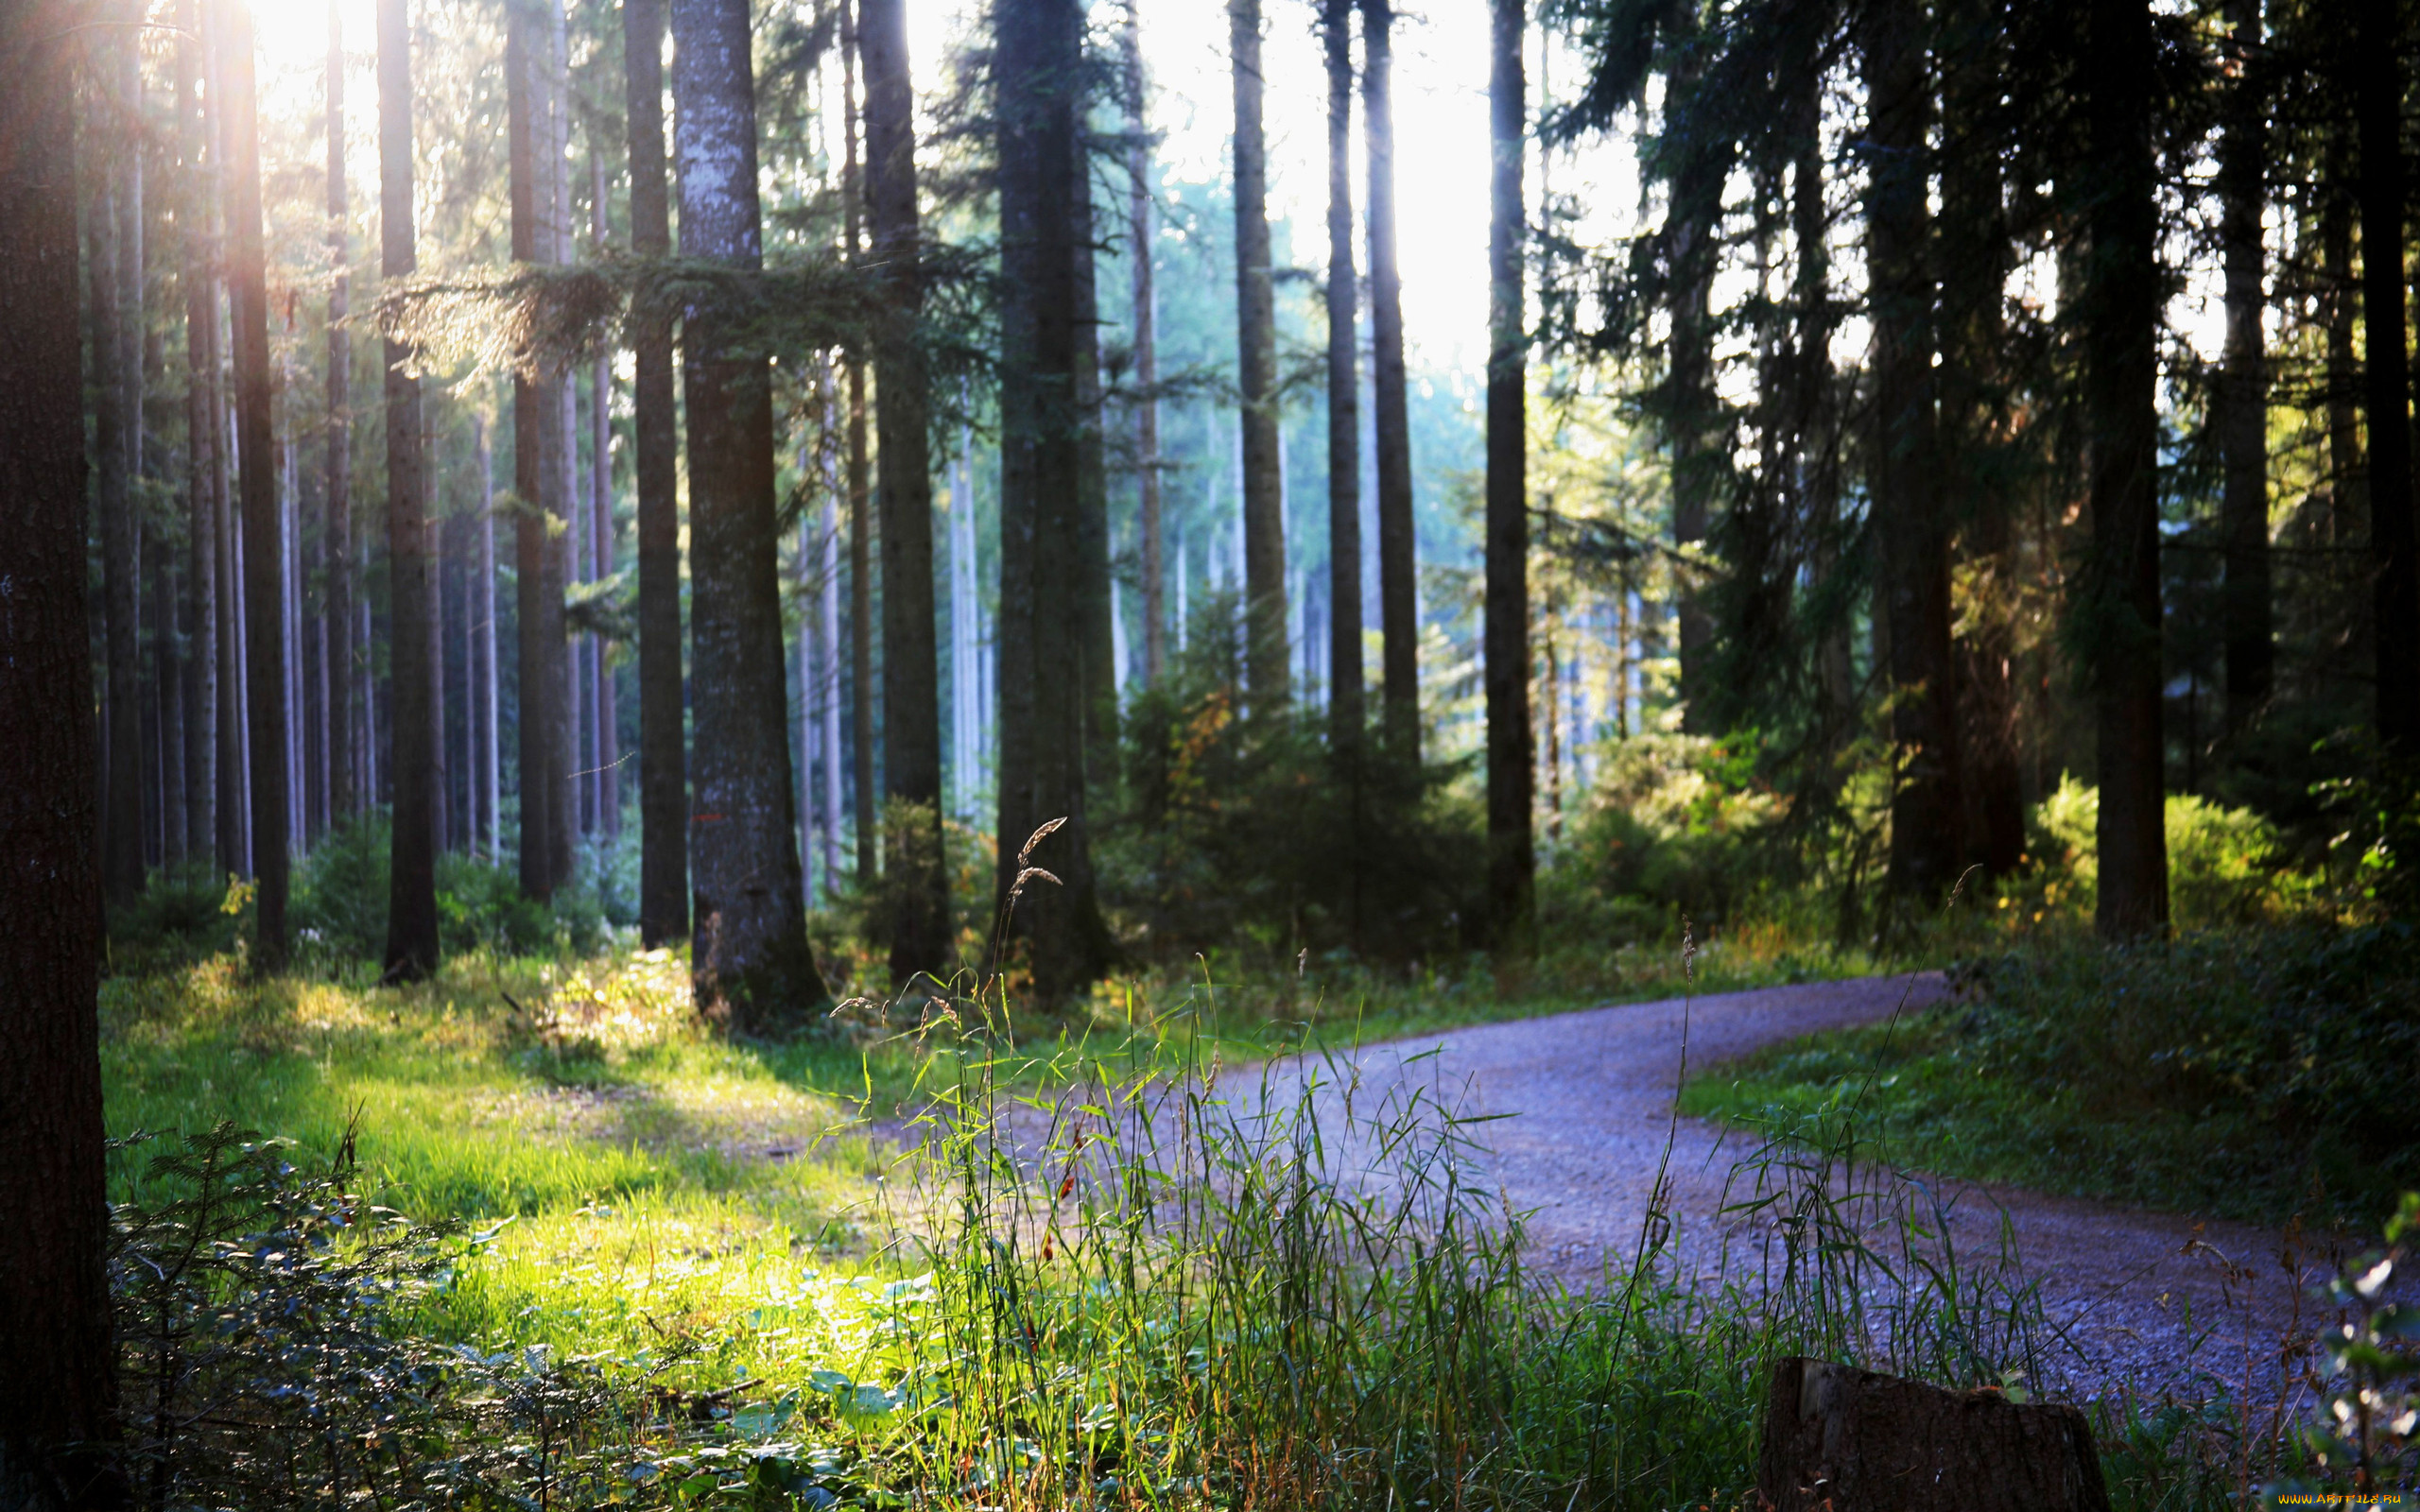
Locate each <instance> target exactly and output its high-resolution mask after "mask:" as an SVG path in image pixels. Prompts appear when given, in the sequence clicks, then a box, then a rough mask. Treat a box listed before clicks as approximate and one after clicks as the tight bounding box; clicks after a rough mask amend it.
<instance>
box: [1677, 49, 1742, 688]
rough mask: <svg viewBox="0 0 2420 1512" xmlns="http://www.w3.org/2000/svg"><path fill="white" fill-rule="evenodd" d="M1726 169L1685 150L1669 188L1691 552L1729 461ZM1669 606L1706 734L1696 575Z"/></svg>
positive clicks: (1682, 500)
mask: <svg viewBox="0 0 2420 1512" xmlns="http://www.w3.org/2000/svg"><path fill="white" fill-rule="evenodd" d="M1697 55H1698V49H1697V48H1696V47H1694V46H1693V47H1692V48H1691V49H1690V50H1689V51H1688V52H1687V53H1686V54H1685V60H1684V62H1683V64H1682V66H1681V67H1679V68H1676V69H1675V70H1674V71H1673V74H1672V77H1670V78H1669V79H1668V81H1667V83H1666V86H1665V103H1664V111H1665V115H1666V117H1667V119H1670V118H1671V117H1672V116H1674V115H1676V114H1682V113H1685V112H1686V111H1687V110H1689V109H1691V108H1693V107H1694V106H1695V104H1696V101H1695V99H1694V96H1695V95H1696V94H1698V92H1700V91H1702V90H1703V88H1704V87H1705V86H1704V84H1703V80H1702V78H1701V77H1700V75H1701V72H1702V69H1701V66H1700V64H1699V62H1698V61H1697ZM1723 177H1724V164H1723V163H1722V161H1721V160H1720V158H1719V157H1718V156H1717V154H1716V151H1715V149H1714V147H1713V146H1712V145H1711V144H1708V143H1703V142H1694V141H1692V142H1688V143H1685V145H1684V146H1683V147H1682V158H1681V162H1680V163H1678V165H1677V166H1676V168H1675V170H1674V172H1673V175H1672V181H1671V189H1670V195H1671V209H1670V211H1669V213H1668V216H1667V226H1668V235H1669V237H1670V242H1671V245H1670V249H1669V252H1668V255H1669V257H1670V259H1671V266H1672V280H1671V288H1670V294H1669V299H1670V310H1669V313H1670V316H1671V324H1672V339H1671V358H1670V366H1669V371H1668V375H1667V377H1666V380H1665V381H1666V383H1667V385H1668V390H1669V391H1668V393H1667V395H1666V396H1665V401H1664V405H1665V411H1666V417H1667V419H1666V426H1667V430H1668V435H1669V437H1670V446H1671V458H1672V462H1671V469H1672V483H1671V490H1672V543H1673V544H1674V545H1675V546H1678V547H1680V548H1681V549H1682V551H1684V552H1688V551H1690V550H1691V549H1692V548H1695V547H1702V546H1703V545H1704V544H1705V541H1706V537H1707V534H1708V531H1709V528H1710V526H1711V524H1712V523H1713V512H1714V503H1715V498H1716V495H1717V494H1718V493H1719V492H1720V485H1721V480H1722V475H1723V472H1724V471H1725V468H1726V464H1727V459H1726V456H1725V455H1724V449H1723V447H1722V445H1721V438H1720V436H1718V435H1717V433H1716V425H1717V421H1718V420H1719V418H1720V403H1721V402H1720V399H1719V398H1718V397H1717V395H1716V393H1715V387H1714V380H1715V373H1714V331H1715V322H1714V315H1713V310H1712V299H1713V284H1714V270H1715V264H1716V261H1717V258H1718V254H1719V252H1720V248H1719V247H1718V246H1717V232H1718V231H1719V229H1720V219H1721V210H1722V182H1723ZM1673 576H1674V579H1675V581H1674V584H1673V589H1672V596H1673V600H1674V604H1673V609H1674V611H1675V618H1676V619H1678V621H1679V630H1680V637H1679V639H1680V646H1679V651H1680V668H1681V685H1680V695H1681V698H1682V700H1683V710H1682V721H1683V728H1685V729H1686V730H1690V731H1692V732H1694V733H1700V734H1703V733H1705V732H1706V730H1705V728H1704V727H1705V725H1706V723H1707V714H1708V713H1710V712H1711V706H1712V705H1713V704H1714V703H1716V702H1717V701H1719V690H1717V689H1716V688H1714V687H1713V686H1712V685H1711V682H1710V678H1711V674H1712V662H1713V657H1714V650H1715V645H1714V617H1713V615H1712V614H1711V613H1710V612H1709V611H1708V610H1707V607H1706V604H1705V602H1704V599H1703V593H1702V586H1703V585H1701V584H1700V583H1699V582H1698V581H1697V580H1696V577H1695V575H1694V574H1691V573H1688V572H1685V571H1680V572H1675V573H1674V575H1673Z"/></svg>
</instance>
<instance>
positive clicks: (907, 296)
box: [857, 0, 955, 984]
mask: <svg viewBox="0 0 2420 1512" xmlns="http://www.w3.org/2000/svg"><path fill="white" fill-rule="evenodd" d="M862 7H863V9H862V12H861V14H860V17H859V21H858V28H857V45H858V50H859V54H860V57H861V59H862V60H863V61H864V64H865V75H866V102H865V112H866V163H865V198H866V211H867V219H868V220H869V222H870V223H871V226H872V229H873V257H874V262H875V264H876V265H877V266H879V267H880V268H881V270H882V272H881V278H882V296H883V308H882V313H881V318H880V319H879V321H878V322H877V324H876V326H875V336H874V341H875V345H874V374H875V378H876V385H875V388H874V402H875V413H874V424H875V428H876V433H877V434H876V440H877V443H878V445H879V447H880V451H881V462H882V475H881V510H882V709H883V757H884V760H883V765H882V771H883V794H884V796H885V797H886V798H887V799H890V800H891V802H892V803H893V804H897V805H905V812H894V814H893V816H892V822H891V824H890V825H888V826H886V831H887V833H885V835H884V850H885V854H884V858H883V869H884V874H885V876H886V877H887V878H888V879H889V882H890V887H889V889H888V892H889V897H890V976H891V980H892V982H893V983H895V984H905V983H906V982H907V980H908V978H909V977H910V976H912V975H914V974H915V973H916V972H918V971H929V972H932V973H933V974H934V975H936V976H942V975H946V974H947V972H948V971H949V969H950V966H951V964H952V962H951V956H952V955H953V954H955V952H954V949H953V945H954V931H953V930H952V929H951V926H950V917H949V874H948V871H947V869H946V868H945V866H944V864H943V859H942V731H941V653H940V650H939V648H938V646H937V645H936V644H935V634H936V631H935V628H934V626H935V606H934V602H933V474H932V457H931V455H930V449H929V429H930V426H929V420H930V404H929V398H928V395H927V393H926V377H925V349H924V345H923V340H922V333H921V332H920V331H919V330H918V329H917V327H918V324H919V322H920V320H921V318H922V317H923V314H924V302H925V301H924V285H923V278H924V275H923V271H922V269H921V267H920V266H918V265H919V259H920V257H921V252H920V249H919V244H920V241H921V235H922V233H921V232H920V231H919V228H918V226H917V208H916V119H915V104H916V100H915V91H914V87H913V85H912V83H911V82H910V80H909V77H908V7H907V3H906V0H862Z"/></svg>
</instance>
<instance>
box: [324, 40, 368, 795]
mask: <svg viewBox="0 0 2420 1512" xmlns="http://www.w3.org/2000/svg"><path fill="white" fill-rule="evenodd" d="M344 146H345V143H344V30H343V21H342V18H341V16H340V14H339V12H338V9H337V6H336V4H335V0H330V4H329V6H328V262H329V264H330V266H332V267H333V268H334V269H335V272H336V280H335V283H333V284H332V285H331V286H330V288H329V290H328V438H327V439H328V459H327V470H328V478H327V498H326V500H325V501H324V505H325V507H326V510H327V514H326V516H325V519H324V522H323V524H321V526H320V572H321V573H322V574H323V576H324V577H325V581H326V585H327V586H326V595H327V616H326V617H327V627H328V652H327V667H328V815H329V817H330V819H331V820H332V821H334V822H339V823H340V822H342V821H343V820H345V819H349V818H351V817H352V816H353V815H354V812H355V810H356V809H357V808H358V807H359V799H358V797H357V796H356V794H355V793H354V782H353V771H354V754H353V704H354V665H355V663H354V644H353V412H352V404H353V393H352V389H353V334H352V333H351V332H350V331H348V330H347V329H346V328H345V318H346V317H347V316H348V315H349V314H350V313H351V310H350V302H351V299H352V294H351V283H352V280H351V278H350V276H349V274H348V269H349V268H350V266H351V265H352V237H351V235H350V228H349V226H348V224H347V222H348V221H349V220H350V219H351V217H352V214H353V206H352V198H351V192H350V190H349V188H348V186H347V184H346V182H345V163H344Z"/></svg>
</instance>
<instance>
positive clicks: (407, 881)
mask: <svg viewBox="0 0 2420 1512" xmlns="http://www.w3.org/2000/svg"><path fill="white" fill-rule="evenodd" d="M378 224H379V232H378V242H379V270H380V272H381V273H383V274H384V275H385V276H386V277H387V278H389V279H390V280H391V279H399V278H403V277H405V276H406V275H407V274H409V273H410V272H411V271H412V270H413V269H414V268H416V267H418V266H419V263H420V260H419V257H418V255H417V253H416V251H415V249H414V246H413V239H412V65H411V10H410V5H409V0H378ZM411 356H412V352H411V349H410V348H408V347H406V346H405V345H404V344H403V343H401V342H399V341H392V340H389V341H388V342H387V343H386V358H387V361H386V370H387V376H386V402H387V572H388V586H387V593H388V604H389V613H390V614H391V616H392V618H391V621H390V623H391V625H392V630H391V632H390V633H389V638H388V644H387V659H388V665H389V667H390V668H391V669H392V672H391V677H392V680H393V689H394V691H393V695H392V696H393V698H394V710H395V713H394V720H395V723H394V733H393V734H392V735H390V736H389V742H390V746H391V748H392V751H393V755H392V756H391V757H390V758H389V760H390V761H391V762H392V764H393V772H394V775H393V779H392V782H393V786H394V794H395V800H394V801H395V807H394V816H395V820H394V837H393V841H392V844H391V845H390V846H389V852H388V871H387V952H386V976H387V978H388V980H389V981H417V980H418V979H420V978H421V977H423V976H426V975H427V974H428V973H429V972H430V971H434V970H436V968H437V833H436V824H437V798H438V793H437V761H438V751H437V724H438V720H439V718H440V717H441V711H442V704H441V701H440V700H438V699H437V698H436V697H435V696H433V695H434V689H435V686H436V683H435V679H436V676H437V670H438V669H437V666H436V662H435V660H434V658H433V657H432V656H431V655H430V653H431V651H432V650H433V649H434V647H435V644H436V633H437V632H436V605H435V604H434V602H433V600H432V594H431V591H430V587H431V585H430V576H429V551H428V534H429V525H428V522H427V520H426V518H425V517H424V516H423V513H422V507H423V506H422V500H423V496H424V495H425V493H426V492H427V487H428V479H427V478H426V477H424V476H423V470H424V469H425V468H426V466H427V458H426V456H425V455H423V451H422V433H421V393H420V380H419V379H417V378H414V377H412V376H410V375H408V374H407V373H406V371H405V366H406V363H408V362H409V361H410V360H411Z"/></svg>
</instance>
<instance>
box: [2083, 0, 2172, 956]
mask: <svg viewBox="0 0 2420 1512" xmlns="http://www.w3.org/2000/svg"><path fill="white" fill-rule="evenodd" d="M2152 67H2153V63H2152V26H2151V12H2150V11H2149V9H2146V7H2145V6H2144V4H2143V0H2093V5H2092V9H2091V17H2090V26H2089V37H2088V39H2087V45H2086V49H2085V64H2084V87H2085V92H2086V107H2087V116H2088V129H2089V135H2090V142H2089V146H2090V152H2091V160H2092V162H2093V163H2094V164H2095V168H2094V171H2093V175H2092V180H2093V181H2092V185H2091V191H2090V192H2091V198H2090V200H2089V203H2088V207H2087V209H2086V211H2085V234H2086V236H2087V238H2088V239H2089V243H2090V246H2091V249H2092V250H2091V253H2090V264H2089V266H2088V270H2087V273H2086V276H2085V287H2084V290H2083V300H2082V301H2080V302H2081V305H2082V310H2081V318H2082V319H2083V330H2084V331H2085V332H2086V333H2087V335H2086V337H2085V345H2086V351H2085V357H2084V413H2085V417H2086V419H2085V425H2086V426H2087V428H2088V431H2089V435H2090V451H2091V456H2092V464H2091V465H2092V498H2091V509H2092V566H2091V573H2090V576H2089V579H2088V582H2087V584H2086V587H2085V590H2084V593H2083V612H2084V613H2085V614H2087V615H2089V616H2090V617H2091V618H2090V622H2089V626H2088V634H2089V639H2090V642H2091V646H2092V657H2093V662H2094V665H2093V686H2094V691H2095V699H2096V702H2097V704H2098V714H2099V726H2100V741H2099V751H2098V762H2099V770H2100V823H2099V828H2098V832H2097V835H2096V839H2097V842H2098V848H2099V851H2100V903H2099V907H2098V910H2097V913H2096V916H2095V923H2096V925H2097V927H2098V928H2099V929H2100V933H2101V934H2102V935H2104V936H2111V937H2116V938H2123V937H2128V936H2139V935H2147V934H2154V933H2158V932H2161V931H2163V930H2165V929H2166V928H2167V925H2168V836H2167V831H2166V827H2165V822H2164V820H2165V813H2164V810H2165V801H2166V800H2165V794H2166V791H2167V776H2166V771H2165V762H2164V751H2163V748H2162V742H2161V735H2160V604H2159V500H2158V488H2157V482H2158V477H2157V469H2158V460H2159V458H2158V450H2157V447H2158V439H2159V429H2158V411H2157V393H2156V388H2157V384H2158V379H2159V363H2158V352H2157V347H2156V335H2157V324H2158V320H2159V267H2158V264H2157V262H2156V261H2155V259H2156V255H2157V252H2156V245H2157V235H2158V225H2159V222H2158V213H2157V209H2156V207H2155V206H2154V204H2153V201H2152V195H2153V193H2154V190H2155V189H2156V186H2157V176H2156V173H2155V171H2154V165H2153V163H2152V132H2151V94H2150V90H2151V78H2152Z"/></svg>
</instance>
